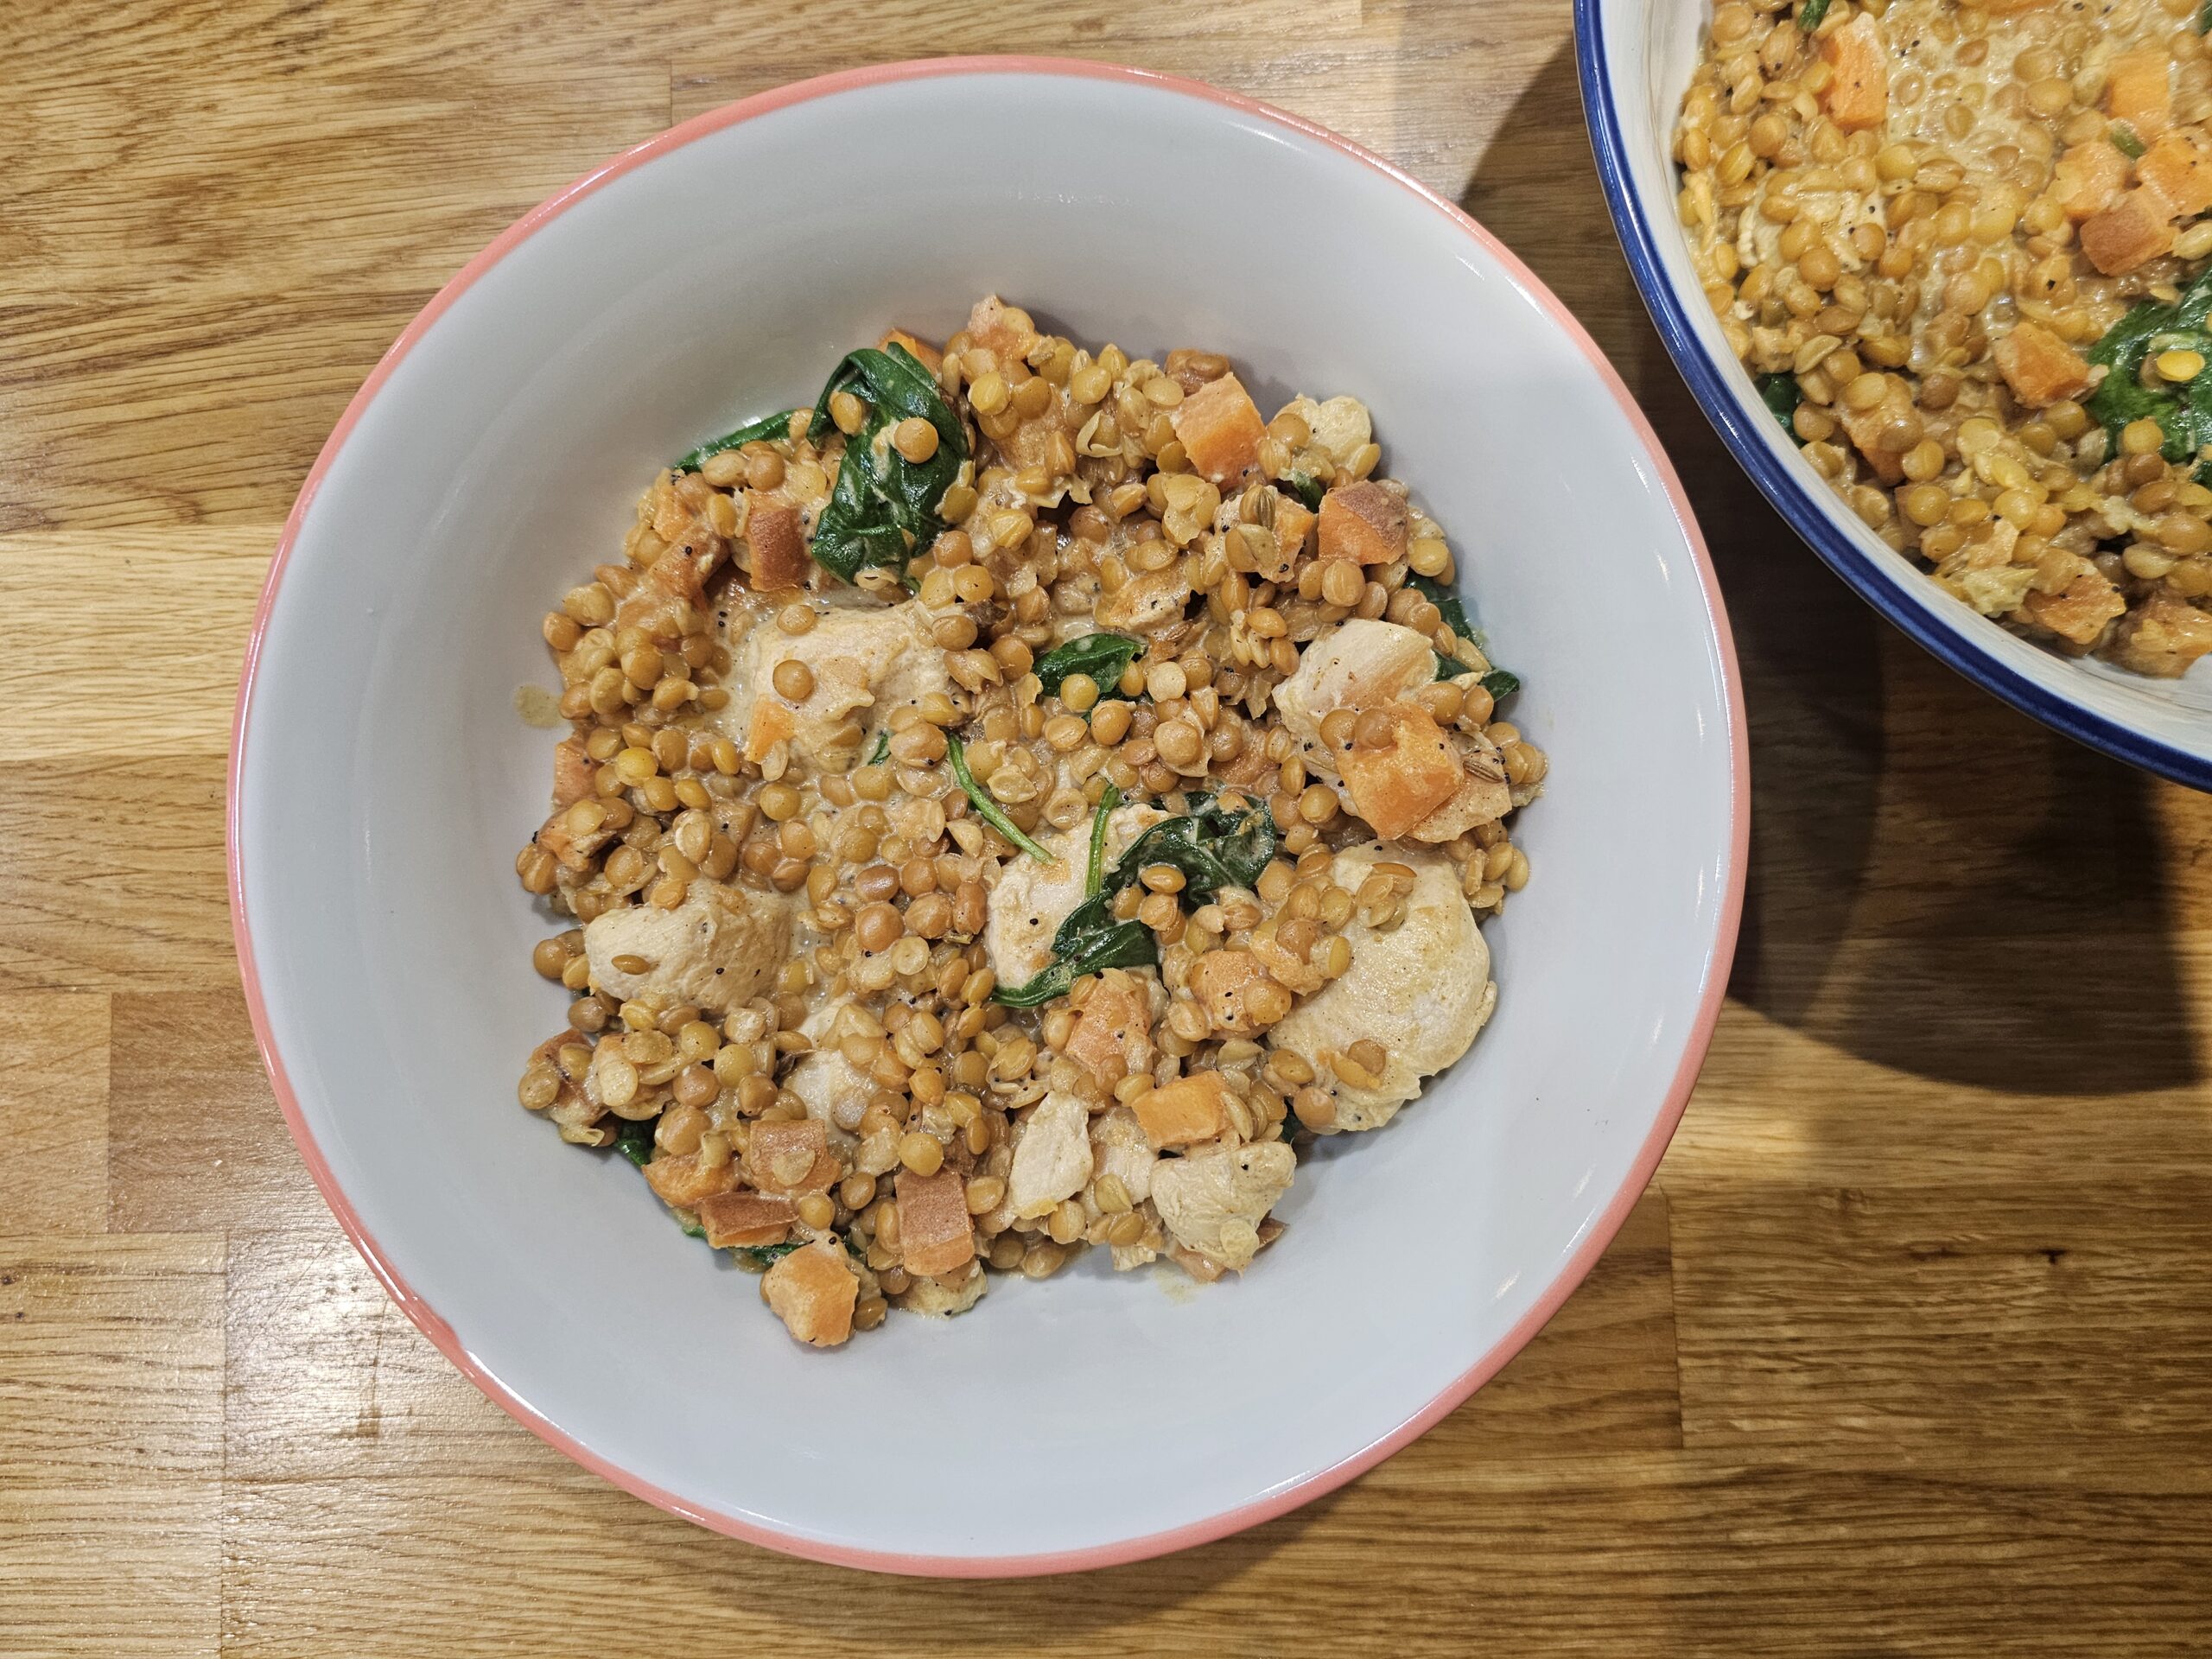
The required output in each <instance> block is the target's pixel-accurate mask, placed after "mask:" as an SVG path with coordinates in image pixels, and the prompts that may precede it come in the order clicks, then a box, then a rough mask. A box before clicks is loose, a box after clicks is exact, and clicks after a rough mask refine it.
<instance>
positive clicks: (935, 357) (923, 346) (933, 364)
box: [875, 328, 944, 374]
mask: <svg viewBox="0 0 2212 1659" xmlns="http://www.w3.org/2000/svg"><path fill="white" fill-rule="evenodd" d="M875 344H876V348H877V349H878V350H879V351H887V350H888V349H889V348H890V347H891V346H894V345H895V346H905V347H906V349H907V350H908V351H909V352H912V353H913V354H914V356H915V357H916V359H918V360H919V361H920V363H921V365H922V366H923V367H924V368H925V369H927V370H928V371H929V372H931V374H935V373H936V372H938V369H939V368H941V367H943V366H944V353H943V352H940V351H939V350H938V348H937V347H936V346H932V345H931V344H930V343H929V341H927V340H924V339H922V338H921V337H920V336H919V335H918V334H908V333H907V332H906V330H905V329H904V328H887V329H885V330H884V331H883V338H882V339H881V340H877V341H876V342H875Z"/></svg>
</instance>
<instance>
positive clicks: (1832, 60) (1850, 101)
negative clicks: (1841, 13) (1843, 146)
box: [1821, 11, 1890, 132]
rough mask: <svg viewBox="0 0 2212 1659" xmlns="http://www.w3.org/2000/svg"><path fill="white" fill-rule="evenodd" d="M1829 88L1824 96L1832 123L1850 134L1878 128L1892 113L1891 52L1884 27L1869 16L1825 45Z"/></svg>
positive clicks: (1849, 24) (1858, 19) (1859, 18)
mask: <svg viewBox="0 0 2212 1659" xmlns="http://www.w3.org/2000/svg"><path fill="white" fill-rule="evenodd" d="M1821 58H1822V60H1825V61H1826V62H1827V66H1828V70H1829V74H1828V84H1827V87H1826V88H1825V89H1824V90H1823V91H1822V92H1821V103H1822V104H1824V105H1827V112H1828V119H1829V120H1831V121H1833V122H1834V123H1835V124H1836V125H1838V126H1839V127H1841V128H1842V129H1843V130H1845V131H1846V132H1863V131H1865V130H1866V129H1867V128H1869V127H1878V126H1880V125H1881V124H1882V123H1883V121H1884V120H1885V119H1886V118H1887V117H1888V115H1889V112H1890V49H1889V46H1888V44H1887V43H1886V42H1885V41H1884V40H1883V39H1882V29H1881V25H1880V24H1878V23H1877V22H1875V21H1874V20H1873V18H1872V17H1871V16H1868V15H1867V14H1866V13H1865V12H1863V11H1862V12H1860V13H1859V16H1856V17H1853V19H1852V20H1851V21H1850V22H1847V23H1846V24H1845V25H1844V26H1843V27H1842V28H1841V29H1837V30H1835V31H1834V33H1833V34H1831V35H1829V36H1828V37H1827V39H1826V40H1824V41H1821Z"/></svg>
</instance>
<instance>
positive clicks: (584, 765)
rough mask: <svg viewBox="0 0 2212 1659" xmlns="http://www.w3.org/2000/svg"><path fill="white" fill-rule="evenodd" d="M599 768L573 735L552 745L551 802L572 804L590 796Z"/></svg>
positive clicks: (565, 804) (560, 804)
mask: <svg viewBox="0 0 2212 1659" xmlns="http://www.w3.org/2000/svg"><path fill="white" fill-rule="evenodd" d="M598 776H599V768H598V767H597V766H594V765H593V764H592V758H591V756H589V755H588V754H586V753H584V746H583V745H582V744H581V743H579V742H578V741H576V740H575V738H573V737H571V738H565V739H563V741H561V742H559V743H556V744H555V745H554V746H553V804H554V805H556V806H574V805H575V804H576V803H577V802H578V801H588V800H589V799H590V798H591V796H592V789H593V785H594V782H595V781H596V779H598Z"/></svg>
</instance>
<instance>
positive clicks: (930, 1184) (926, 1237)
mask: <svg viewBox="0 0 2212 1659" xmlns="http://www.w3.org/2000/svg"><path fill="white" fill-rule="evenodd" d="M893 1187H894V1188H895V1189H896V1192H897V1201H898V1205H899V1259H900V1264H901V1265H902V1266H903V1267H905V1268H906V1271H907V1272H909V1273H918V1274H923V1275H924V1276H925V1277H928V1278H934V1277H936V1276H937V1275H938V1274H944V1273H957V1272H958V1271H959V1270H960V1269H961V1268H964V1267H966V1266H967V1265H968V1264H969V1262H972V1261H974V1260H975V1259H976V1224H975V1223H974V1222H973V1221H972V1220H970V1219H969V1215H968V1184H967V1182H966V1181H965V1180H963V1179H962V1178H961V1175H960V1173H959V1172H958V1171H957V1170H953V1169H940V1170H939V1171H938V1173H936V1174H934V1175H917V1174H915V1173H914V1172H913V1171H912V1170H911V1169H902V1170H900V1171H899V1174H898V1178H897V1179H896V1180H895V1181H893Z"/></svg>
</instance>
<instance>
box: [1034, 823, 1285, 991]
mask: <svg viewBox="0 0 2212 1659" xmlns="http://www.w3.org/2000/svg"><path fill="white" fill-rule="evenodd" d="M1120 804H1121V797H1120V795H1119V794H1118V793H1117V792H1116V791H1114V790H1113V789H1111V788H1110V787H1109V789H1108V791H1107V792H1106V795H1105V797H1104V798H1102V799H1101V800H1100V802H1099V803H1098V808H1097V810H1096V813H1095V814H1094V815H1093V816H1092V818H1091V825H1090V867H1089V868H1088V869H1087V871H1086V872H1085V874H1084V893H1085V895H1086V896H1085V898H1084V901H1083V902H1082V903H1081V904H1079V905H1077V906H1076V907H1075V908H1074V909H1073V910H1072V911H1071V912H1068V918H1067V919H1066V920H1065V921H1064V922H1062V923H1061V924H1060V925H1059V928H1058V931H1056V932H1054V933H1053V935H1052V964H1051V965H1050V966H1049V967H1047V968H1046V969H1043V970H1042V971H1041V972H1039V974H1037V975H1036V976H1034V977H1033V978H1030V979H1027V980H1024V981H1023V982H1021V983H1020V984H1019V985H1002V986H1001V987H1000V988H998V989H997V990H995V991H994V992H993V993H992V994H991V995H992V996H993V998H994V999H995V1001H1000V1002H1002V1003H1004V1004H1006V1005H1007V1007H1014V1008H1033V1007H1037V1006H1038V1005H1039V1004H1040V1003H1044V1002H1049V1001H1052V999H1053V998H1054V997H1056V996H1065V995H1067V993H1068V988H1069V987H1071V985H1073V984H1074V983H1075V982H1076V981H1077V980H1078V979H1081V978H1083V977H1084V976H1085V975H1087V974H1097V973H1103V972H1104V971H1105V970H1106V969H1109V968H1141V967H1147V966H1149V965H1150V964H1152V963H1156V962H1158V961H1159V960H1160V947H1159V944H1158V941H1157V940H1156V939H1155V938H1154V935H1153V931H1152V930H1151V929H1150V928H1149V927H1147V926H1146V925H1144V924H1143V923H1142V922H1140V921H1136V920H1135V919H1131V920H1129V921H1126V922H1122V921H1116V920H1115V919H1114V899H1115V895H1116V894H1117V893H1120V892H1121V891H1122V888H1124V887H1128V885H1129V884H1130V883H1131V882H1133V881H1135V880H1136V879H1137V877H1138V875H1139V874H1141V872H1142V871H1143V870H1144V869H1145V868H1146V867H1147V865H1153V864H1172V865H1173V866H1174V867H1175V868H1177V869H1178V870H1180V871H1181V872H1182V873H1183V884H1184V885H1183V895H1184V897H1185V899H1187V900H1188V901H1189V902H1190V903H1192V904H1201V905H1202V904H1205V903H1206V902H1207V901H1208V900H1210V899H1212V898H1213V897H1214V895H1215V894H1216V893H1217V892H1219V891H1220V889H1222V888H1223V887H1253V886H1255V885H1256V884H1257V883H1258V881H1259V879H1260V872H1261V871H1262V870H1264V869H1266V868H1268V860H1269V859H1271V858H1273V857H1274V855H1275V849H1276V846H1277V845H1278V844H1279V843H1280V842H1281V835H1280V833H1279V832H1278V831H1277V830H1276V829H1275V823H1274V817H1272V816H1270V815H1269V813H1268V809H1267V808H1266V807H1264V806H1249V807H1246V808H1245V809H1244V810H1243V811H1241V812H1237V811H1231V810H1230V809H1229V808H1227V807H1224V806H1223V805H1222V804H1221V803H1220V802H1219V801H1218V800H1217V799H1215V798H1213V797H1211V796H1201V797H1199V798H1197V799H1195V800H1193V801H1192V803H1191V810H1189V811H1188V812H1186V813H1185V814H1183V815H1182V816H1181V817H1173V818H1167V819H1165V820H1163V821H1162V822H1160V823H1155V824H1154V825H1153V826H1152V828H1151V829H1147V830H1146V831H1145V832H1144V834H1142V835H1141V836H1138V837H1137V838H1136V841H1135V843H1133V844H1132V845H1131V847H1130V848H1129V850H1128V852H1126V853H1124V854H1122V856H1121V858H1120V859H1119V860H1118V861H1116V863H1115V866H1114V868H1113V871H1112V873H1111V874H1108V873H1106V870H1105V860H1106V820H1107V817H1108V816H1109V814H1110V813H1111V812H1112V811H1113V810H1114V808H1116V806H1119V805H1120Z"/></svg>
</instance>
